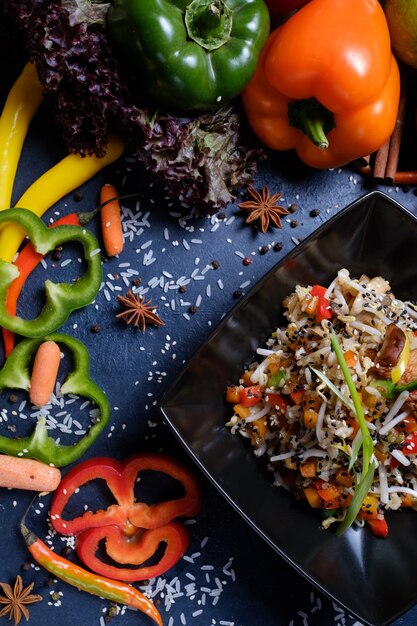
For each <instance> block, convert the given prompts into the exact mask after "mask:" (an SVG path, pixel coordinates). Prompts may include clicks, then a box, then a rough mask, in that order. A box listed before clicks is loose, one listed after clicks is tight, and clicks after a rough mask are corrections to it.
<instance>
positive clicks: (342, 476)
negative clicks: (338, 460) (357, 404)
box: [336, 467, 353, 487]
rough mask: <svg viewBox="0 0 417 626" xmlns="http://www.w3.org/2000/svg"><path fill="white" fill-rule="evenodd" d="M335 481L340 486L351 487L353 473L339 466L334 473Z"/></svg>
mask: <svg viewBox="0 0 417 626" xmlns="http://www.w3.org/2000/svg"><path fill="white" fill-rule="evenodd" d="M336 482H337V484H338V485H342V487H351V486H352V485H353V474H352V472H349V471H348V470H347V469H345V468H344V467H341V468H340V469H339V470H338V472H337V474H336Z"/></svg>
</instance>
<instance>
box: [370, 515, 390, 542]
mask: <svg viewBox="0 0 417 626" xmlns="http://www.w3.org/2000/svg"><path fill="white" fill-rule="evenodd" d="M366 521H367V522H368V524H369V526H370V528H371V531H372V534H373V535H375V536H376V537H386V536H387V535H388V524H387V522H386V520H385V518H383V519H368V520H366Z"/></svg>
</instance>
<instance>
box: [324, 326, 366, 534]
mask: <svg viewBox="0 0 417 626" xmlns="http://www.w3.org/2000/svg"><path fill="white" fill-rule="evenodd" d="M330 341H331V344H332V347H333V350H334V352H335V354H336V358H337V360H338V363H339V365H340V368H341V370H342V373H343V376H344V379H345V381H346V384H347V386H348V389H349V392H350V395H351V398H352V401H353V406H354V412H355V414H356V417H357V419H358V422H359V427H360V430H361V436H359V437H358V438H357V440H356V442H355V445H354V446H353V450H352V456H351V459H350V463H349V469H352V467H353V465H354V463H355V461H356V459H357V457H358V455H359V452H360V450H361V448H362V476H361V480H360V482H359V484H357V485H356V487H355V494H354V496H353V499H352V502H351V503H350V505H349V507H348V509H347V511H346V515H345V517H344V519H343V522H342V523H341V524H340V526H339V528H338V529H337V533H336V534H337V535H342V534H343V533H344V532H345V531H346V530H347V529H348V528H349V527H350V526H351V525H352V524H353V522H354V521H355V519H356V517H357V515H358V513H359V511H360V508H361V505H362V503H363V501H364V499H365V497H366V495H367V494H368V492H369V490H370V488H371V486H372V482H373V480H374V475H375V469H376V464H375V463H374V462H373V461H372V462H371V458H372V455H373V452H374V444H373V441H372V437H371V435H370V433H369V430H368V426H367V423H366V420H365V415H364V413H363V408H362V403H361V401H360V399H359V395H358V392H357V390H356V387H355V383H354V382H353V378H352V375H351V373H350V370H349V368H348V366H347V364H346V360H345V357H344V354H343V350H342V347H341V345H340V343H339V340H338V339H337V336H336V333H335V332H334V329H333V328H332V332H331V334H330ZM319 378H321V380H323V378H322V377H321V376H320V377H319ZM326 378H327V377H326ZM337 395H338V397H340V395H339V394H337Z"/></svg>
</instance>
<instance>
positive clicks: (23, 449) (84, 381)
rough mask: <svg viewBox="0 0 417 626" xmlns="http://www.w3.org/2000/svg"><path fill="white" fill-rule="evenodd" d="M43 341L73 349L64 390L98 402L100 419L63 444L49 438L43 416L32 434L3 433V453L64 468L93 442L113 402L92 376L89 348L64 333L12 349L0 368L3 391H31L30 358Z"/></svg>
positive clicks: (104, 423)
mask: <svg viewBox="0 0 417 626" xmlns="http://www.w3.org/2000/svg"><path fill="white" fill-rule="evenodd" d="M44 341H55V342H56V343H58V344H63V345H65V346H66V347H67V348H69V349H70V350H71V352H72V354H73V358H74V369H73V371H72V372H70V374H69V375H68V376H67V378H66V380H65V382H64V383H63V385H62V386H61V392H62V393H63V394H68V393H73V394H77V395H80V396H83V397H86V398H88V399H89V400H91V401H92V402H95V404H96V405H97V406H98V408H99V410H100V418H99V419H98V420H97V421H95V423H94V424H93V425H92V426H91V427H90V429H89V430H88V431H87V432H86V434H85V435H84V436H83V437H82V438H80V439H79V441H77V443H75V444H72V445H60V444H57V443H56V442H55V440H54V439H53V438H52V437H49V435H48V432H47V429H46V424H45V418H42V417H41V418H39V419H38V422H37V424H36V427H35V429H34V431H33V433H32V434H31V435H30V436H29V437H21V438H17V437H16V438H15V439H13V438H10V437H5V436H3V435H0V452H3V453H5V454H10V455H12V456H22V457H30V458H34V459H38V460H39V461H43V462H44V463H50V464H53V465H55V466H56V467H62V466H64V465H68V464H69V463H73V462H74V461H76V460H77V459H79V458H80V457H81V456H82V455H83V454H84V453H85V452H86V450H87V449H88V448H89V447H90V446H91V445H92V444H93V443H94V441H95V440H96V439H97V437H98V436H99V435H100V433H101V432H102V431H103V429H104V428H105V426H106V424H107V422H108V421H109V417H110V405H109V401H108V400H107V397H106V395H105V393H104V391H103V390H102V389H101V388H100V387H99V386H98V385H96V383H95V382H93V380H92V379H91V377H90V357H89V354H88V351H87V348H86V347H85V346H84V344H83V343H81V341H78V339H75V338H74V337H70V336H68V335H64V334H61V333H54V334H51V335H49V336H48V337H45V338H38V339H25V340H23V341H21V342H20V343H19V344H18V345H17V346H16V347H15V348H14V350H13V351H12V352H11V354H10V355H9V357H8V359H7V361H6V363H5V364H4V366H3V369H2V370H1V371H0V393H1V392H2V391H4V390H5V389H24V390H29V387H30V371H29V366H30V362H31V358H32V355H33V354H34V353H35V352H36V350H37V349H38V347H39V346H40V344H41V343H43V342H44Z"/></svg>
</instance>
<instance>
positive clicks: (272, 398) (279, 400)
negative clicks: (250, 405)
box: [266, 393, 290, 413]
mask: <svg viewBox="0 0 417 626" xmlns="http://www.w3.org/2000/svg"><path fill="white" fill-rule="evenodd" d="M266 398H267V400H268V402H270V403H271V404H273V405H275V406H276V407H277V408H278V409H279V410H280V411H282V412H283V413H284V412H285V410H286V408H287V406H289V404H290V403H289V401H288V400H287V398H286V397H285V396H283V395H282V394H281V393H268V394H267V396H266Z"/></svg>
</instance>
